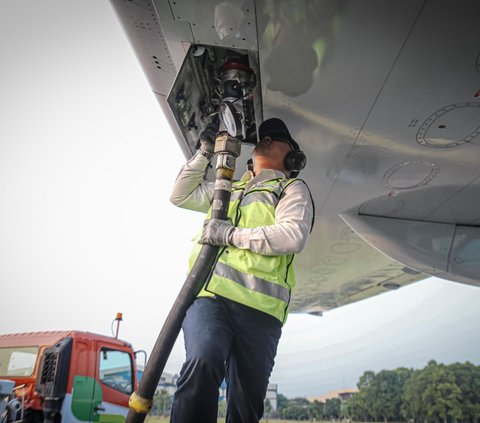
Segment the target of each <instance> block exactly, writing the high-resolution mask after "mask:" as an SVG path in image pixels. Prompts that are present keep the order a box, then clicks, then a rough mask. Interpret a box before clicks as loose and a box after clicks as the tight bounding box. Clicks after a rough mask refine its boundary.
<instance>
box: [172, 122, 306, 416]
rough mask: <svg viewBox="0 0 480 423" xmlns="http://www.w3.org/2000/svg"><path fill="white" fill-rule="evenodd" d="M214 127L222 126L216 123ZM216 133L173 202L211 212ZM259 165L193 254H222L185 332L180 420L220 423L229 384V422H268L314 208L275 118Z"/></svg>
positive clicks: (298, 159)
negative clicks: (210, 248) (270, 390)
mask: <svg viewBox="0 0 480 423" xmlns="http://www.w3.org/2000/svg"><path fill="white" fill-rule="evenodd" d="M213 126H214V125H213ZM215 134H216V128H212V125H210V126H209V127H207V129H206V130H205V131H204V132H203V133H202V134H201V136H200V148H199V150H198V151H197V153H196V154H195V155H194V156H193V157H192V158H191V159H190V160H189V161H188V162H187V163H186V165H185V166H183V168H182V170H181V171H180V174H179V176H178V177H177V180H176V182H175V185H174V189H173V193H172V195H171V201H172V203H173V204H175V205H177V206H179V207H182V208H187V209H190V210H195V211H199V212H204V213H207V212H209V210H210V209H211V204H212V200H213V192H214V183H213V182H207V181H205V180H204V175H205V170H206V169H207V166H208V165H209V163H210V160H211V159H212V157H213V149H214V140H215ZM259 139H260V141H259V142H258V143H257V145H256V147H255V149H254V150H253V154H252V161H253V163H252V166H250V169H249V171H248V172H247V173H246V174H245V175H244V176H243V177H242V179H241V180H240V181H238V182H234V183H233V189H232V198H231V200H230V207H229V212H228V216H229V220H227V221H225V220H218V219H207V220H206V223H205V225H204V227H203V231H202V232H201V235H200V237H199V243H196V244H197V245H196V246H195V247H194V252H193V254H192V259H191V263H190V266H192V265H193V263H194V259H195V258H196V255H197V254H198V252H199V250H200V248H201V244H210V245H215V246H219V247H221V249H220V252H219V256H218V258H217V261H216V264H215V266H214V268H213V271H212V273H211V276H210V278H209V280H208V281H207V282H206V284H205V285H204V287H203V289H202V290H201V292H200V294H199V295H198V297H197V299H196V300H195V301H194V303H193V304H192V305H191V306H190V308H189V309H188V311H187V314H186V317H185V319H184V321H183V325H182V329H183V334H184V339H185V350H186V361H185V363H184V365H183V367H182V369H181V372H180V377H179V378H178V381H177V391H176V392H175V395H174V399H173V406H172V413H171V422H172V423H214V422H215V423H216V422H217V409H218V397H219V387H220V385H221V383H222V381H223V380H224V378H225V381H226V384H227V416H226V421H227V423H241V422H242V423H255V422H258V421H259V420H260V418H261V417H262V415H263V408H264V399H265V395H266V391H267V387H268V380H269V377H270V374H271V371H272V368H273V364H274V358H275V355H276V350H277V344H278V341H279V339H280V334H281V331H282V325H283V324H284V322H285V320H286V317H287V313H288V305H289V302H290V299H291V295H292V288H293V287H294V284H295V276H294V270H293V261H294V255H295V254H296V253H299V252H300V251H301V250H302V249H303V248H304V247H305V244H306V243H307V240H308V237H309V234H310V231H311V229H312V225H313V216H314V211H313V201H312V198H311V195H310V191H309V189H308V187H307V185H306V183H305V182H304V181H302V180H300V179H295V178H294V177H296V176H297V174H298V172H299V170H301V168H303V167H304V165H305V161H306V159H305V155H304V154H303V152H302V151H301V150H300V148H299V146H298V144H297V143H296V141H295V140H294V139H293V138H292V137H291V135H290V132H289V130H288V128H287V126H286V125H285V123H284V122H283V121H282V120H280V119H277V118H273V119H268V120H266V121H264V122H263V123H262V124H261V125H260V127H259Z"/></svg>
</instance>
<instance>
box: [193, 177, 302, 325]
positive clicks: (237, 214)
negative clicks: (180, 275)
mask: <svg viewBox="0 0 480 423" xmlns="http://www.w3.org/2000/svg"><path fill="white" fill-rule="evenodd" d="M294 181H295V179H285V178H279V179H272V180H268V181H265V182H262V183H261V184H259V185H257V186H255V187H254V188H252V189H250V190H249V191H248V192H245V191H244V190H245V187H246V185H247V183H248V181H238V182H234V183H233V185H232V196H231V199H230V206H229V209H228V217H229V218H230V219H231V220H232V222H233V223H234V225H235V226H236V227H238V228H255V227H258V226H268V225H273V224H274V223H275V208H276V206H277V204H278V202H279V200H280V197H281V195H282V192H283V191H284V190H285V189H286V188H287V187H288V185H290V184H291V183H292V182H294ZM210 214H211V209H210V211H209V212H208V215H207V217H209V216H210ZM197 240H198V238H197ZM200 249H201V245H200V244H198V243H197V242H195V246H194V250H193V252H192V255H191V257H190V268H191V267H192V266H193V264H194V263H195V260H196V258H197V256H198V254H199V252H200ZM294 258H295V255H294V254H286V255H277V256H266V255H262V254H258V253H254V252H252V251H250V250H242V249H239V248H236V247H225V248H223V249H221V250H220V253H219V256H218V257H217V262H216V265H215V267H214V270H213V272H212V274H211V277H210V280H209V281H208V282H207V283H206V284H205V286H204V287H203V289H202V290H201V292H200V294H199V296H200V297H208V296H210V297H211V296H213V295H215V294H216V295H219V296H222V297H225V298H228V299H230V300H232V301H236V302H238V303H241V304H244V305H246V306H248V307H252V308H254V309H257V310H260V311H263V312H264V313H267V314H270V315H271V316H274V317H276V318H277V319H278V320H280V321H281V322H282V323H284V322H285V321H286V318H287V314H288V305H289V303H290V298H291V295H292V289H293V287H294V286H295V273H294V269H293V261H294Z"/></svg>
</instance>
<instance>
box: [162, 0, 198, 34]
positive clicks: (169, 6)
mask: <svg viewBox="0 0 480 423" xmlns="http://www.w3.org/2000/svg"><path fill="white" fill-rule="evenodd" d="M153 6H154V7H155V3H154V4H153ZM168 8H169V9H170V13H171V14H172V18H173V20H176V19H175V13H173V9H172V4H171V3H170V0H168ZM155 12H156V13H157V16H159V13H158V11H157V9H155ZM159 22H160V19H159ZM186 23H188V29H189V31H190V35H191V36H192V40H194V41H195V42H196V40H195V35H194V34H193V30H192V24H191V22H186Z"/></svg>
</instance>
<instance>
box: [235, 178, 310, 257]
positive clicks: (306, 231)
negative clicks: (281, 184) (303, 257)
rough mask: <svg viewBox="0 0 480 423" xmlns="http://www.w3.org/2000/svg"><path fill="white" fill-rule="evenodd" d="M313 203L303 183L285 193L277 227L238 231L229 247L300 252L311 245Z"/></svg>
mask: <svg viewBox="0 0 480 423" xmlns="http://www.w3.org/2000/svg"><path fill="white" fill-rule="evenodd" d="M313 213H314V211H313V203H312V198H311V195H310V192H309V190H308V188H307V186H306V184H305V183H304V182H303V181H300V180H298V181H295V182H293V183H292V184H290V185H289V186H288V187H287V188H286V189H285V191H284V193H283V196H282V197H281V198H280V201H279V203H278V205H277V207H276V209H275V224H274V225H269V226H259V227H256V228H234V229H233V231H232V233H231V234H230V236H229V244H231V245H233V246H234V247H237V248H241V249H248V250H250V251H253V252H255V253H259V254H265V255H279V254H292V253H299V252H300V251H302V250H303V248H304V247H305V245H306V244H307V241H308V237H309V235H310V230H311V227H312V221H313Z"/></svg>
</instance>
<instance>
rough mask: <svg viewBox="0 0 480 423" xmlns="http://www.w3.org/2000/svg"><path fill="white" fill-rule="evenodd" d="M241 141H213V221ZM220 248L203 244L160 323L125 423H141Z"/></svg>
mask: <svg viewBox="0 0 480 423" xmlns="http://www.w3.org/2000/svg"><path fill="white" fill-rule="evenodd" d="M240 150H241V141H240V139H239V138H234V137H231V136H229V135H228V133H226V132H225V133H221V134H219V135H218V136H217V137H216V140H215V153H216V154H217V164H216V175H215V191H214V194H213V202H212V214H211V216H212V218H214V219H221V220H227V215H228V207H229V204H230V196H231V193H232V181H233V174H234V172H235V162H236V159H237V157H238V156H239V155H240ZM218 251H219V247H215V246H212V245H207V244H205V245H203V246H202V248H201V250H200V254H199V255H198V258H197V260H196V261H195V263H194V265H193V267H192V269H191V271H190V273H189V274H188V276H187V279H186V280H185V282H184V284H183V286H182V288H181V290H180V292H179V294H178V296H177V298H176V299H175V302H174V304H173V306H172V308H171V310H170V312H169V314H168V316H167V319H166V320H165V323H164V324H163V327H162V329H161V331H160V334H159V335H158V338H157V341H156V342H155V345H154V347H153V350H152V353H151V355H150V358H149V359H148V362H147V365H146V367H145V371H144V373H143V376H142V379H141V380H140V383H139V385H138V388H137V390H136V391H135V392H134V393H133V394H132V395H131V396H130V400H129V404H128V405H129V407H130V409H129V411H128V415H127V418H126V423H142V422H143V421H144V420H145V417H146V415H147V413H148V412H149V411H150V409H151V408H152V404H153V396H154V394H155V390H156V389H157V385H158V382H159V380H160V377H161V375H162V372H163V369H164V368H165V364H166V363H167V360H168V357H169V356H170V353H171V351H172V348H173V345H174V344H175V341H176V339H177V337H178V334H179V333H180V330H181V327H182V322H183V319H184V317H185V315H186V312H187V309H188V308H189V307H190V306H191V305H192V303H193V301H194V300H195V298H196V297H197V295H198V293H199V292H200V290H201V288H202V287H203V285H204V283H205V282H206V281H207V278H208V277H209V276H210V273H211V271H212V268H213V265H214V264H215V261H216V258H217V254H218Z"/></svg>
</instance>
